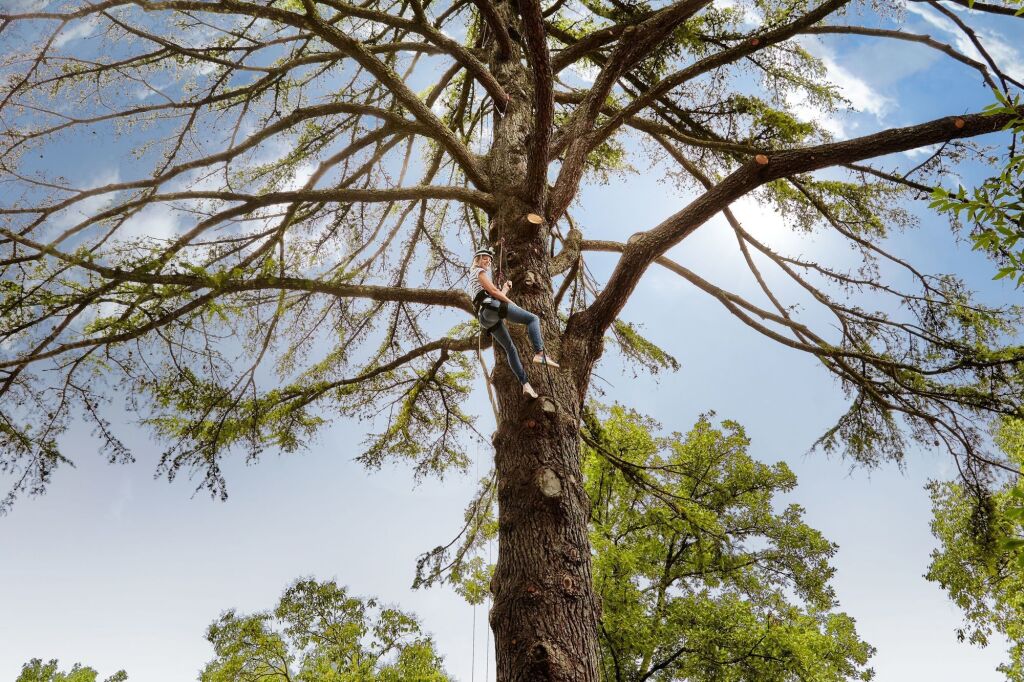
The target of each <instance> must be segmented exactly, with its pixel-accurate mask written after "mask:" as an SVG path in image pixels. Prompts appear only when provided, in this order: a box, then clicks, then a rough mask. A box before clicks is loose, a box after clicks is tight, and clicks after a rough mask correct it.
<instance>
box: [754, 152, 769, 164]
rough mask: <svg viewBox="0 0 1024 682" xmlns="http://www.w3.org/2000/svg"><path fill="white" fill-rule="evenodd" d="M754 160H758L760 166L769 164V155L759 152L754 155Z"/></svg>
mask: <svg viewBox="0 0 1024 682" xmlns="http://www.w3.org/2000/svg"><path fill="white" fill-rule="evenodd" d="M754 161H756V162H757V165H758V166H767V165H768V157H767V156H766V155H765V154H758V155H757V156H755V157H754Z"/></svg>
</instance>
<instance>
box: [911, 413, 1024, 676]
mask: <svg viewBox="0 0 1024 682" xmlns="http://www.w3.org/2000/svg"><path fill="white" fill-rule="evenodd" d="M996 440H997V442H998V443H999V445H1000V447H1002V448H1003V450H1004V451H1005V452H1006V453H1007V455H1008V456H1009V457H1010V459H1011V460H1012V461H1013V462H1015V463H1017V465H1018V466H1020V465H1022V464H1024V423H1021V422H1020V421H1018V420H1006V421H1004V422H1002V423H1001V424H1000V425H999V426H998V429H997V438H996ZM929 490H930V492H931V497H932V508H933V512H934V517H935V518H934V520H933V521H932V534H933V535H934V536H935V538H936V539H937V540H938V541H939V547H938V549H936V550H934V551H933V552H932V562H931V565H930V566H929V567H928V573H927V574H926V577H927V578H928V580H931V581H933V582H936V583H938V584H939V585H940V586H941V587H942V589H943V590H945V591H946V592H947V593H948V594H949V596H950V599H952V600H953V603H955V604H956V605H957V606H958V607H960V609H961V610H962V611H963V614H964V618H965V621H966V622H965V627H964V628H962V629H960V630H958V631H957V636H958V637H959V638H960V640H961V641H964V640H968V641H970V642H971V643H972V644H978V645H980V646H987V645H988V644H989V638H990V637H991V636H992V633H993V632H997V633H999V634H1001V635H1003V636H1004V637H1006V639H1007V640H1009V643H1010V650H1009V652H1008V653H1009V656H1008V659H1009V660H1007V661H1006V662H1005V663H1004V664H1003V665H1001V666H1000V667H999V670H1000V671H1001V672H1002V673H1003V674H1005V675H1006V679H1007V680H1010V681H1011V682H1021V680H1024V602H1022V601H1021V595H1022V594H1024V484H1022V483H1021V481H1020V480H1017V481H1009V482H1007V483H1005V484H1004V485H1002V486H1001V487H1000V488H999V489H997V490H995V491H993V492H992V493H991V494H990V495H987V496H985V497H984V498H983V500H982V503H981V504H979V502H978V500H977V498H976V497H975V496H974V495H972V494H971V491H970V490H967V489H965V487H964V486H963V485H962V484H960V483H957V482H939V481H935V482H932V483H931V484H930V485H929Z"/></svg>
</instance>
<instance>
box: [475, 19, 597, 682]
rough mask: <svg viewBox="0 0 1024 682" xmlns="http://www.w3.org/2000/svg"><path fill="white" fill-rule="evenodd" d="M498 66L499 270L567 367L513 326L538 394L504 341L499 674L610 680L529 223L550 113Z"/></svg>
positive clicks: (573, 421)
mask: <svg viewBox="0 0 1024 682" xmlns="http://www.w3.org/2000/svg"><path fill="white" fill-rule="evenodd" d="M496 10H497V11H498V12H499V13H501V14H502V15H503V16H505V17H506V19H507V20H508V21H509V25H515V23H513V22H515V21H516V17H515V14H514V13H513V10H512V7H511V5H509V4H508V3H504V2H503V3H499V4H497V5H496ZM491 68H492V70H493V72H494V73H495V74H496V77H497V79H498V81H499V82H500V83H501V85H502V87H503V88H504V89H505V91H506V92H508V93H510V100H509V103H508V107H507V109H506V111H505V112H504V115H502V116H499V117H496V119H495V124H494V140H493V143H492V146H491V149H490V151H489V153H488V155H487V159H486V163H485V166H486V168H487V173H488V176H489V177H490V178H491V183H492V187H493V191H494V195H495V199H496V208H495V210H494V213H493V214H492V216H491V229H490V235H489V237H490V239H491V243H492V244H493V245H495V247H496V251H497V256H498V262H497V263H496V266H497V267H496V272H497V271H499V270H500V271H501V272H502V274H504V276H505V277H506V278H508V279H511V280H512V282H513V288H512V290H511V292H510V293H509V295H510V297H511V298H512V300H514V301H515V302H516V303H517V304H518V305H520V306H521V307H523V308H525V309H527V310H530V311H532V312H534V313H536V314H538V315H540V316H541V329H542V334H543V337H544V341H545V349H546V351H547V352H548V353H549V355H550V356H551V357H552V358H554V359H557V360H558V361H559V362H560V363H561V364H562V365H563V369H554V368H545V367H543V366H540V365H535V364H532V363H531V362H530V359H531V357H532V356H533V354H534V353H533V348H532V347H531V346H530V343H529V340H528V338H527V335H526V331H525V328H524V327H523V326H522V325H517V324H510V325H509V328H510V332H511V335H512V338H513V341H514V342H515V344H516V346H517V347H518V348H519V349H520V356H521V358H522V360H523V364H524V366H525V367H526V370H527V374H528V376H529V378H530V383H531V384H532V385H533V386H534V388H535V389H536V390H537V391H538V393H540V394H541V398H540V399H538V400H533V401H530V400H527V399H526V398H525V397H524V396H523V393H522V388H521V387H520V385H519V382H518V381H517V380H516V378H515V376H514V375H513V374H512V372H511V370H510V369H509V368H508V365H507V362H506V358H505V357H504V356H503V354H502V351H501V349H500V348H498V347H495V372H494V384H495V388H496V393H497V396H498V405H499V416H498V429H497V431H496V433H495V435H494V448H495V470H496V474H497V485H498V524H499V532H498V562H497V566H496V568H495V574H494V578H493V580H492V582H491V592H492V593H493V596H494V606H493V608H492V610H491V613H490V624H491V629H492V630H493V632H494V642H495V650H496V656H495V659H496V664H497V680H498V682H527V681H529V682H541V681H553V682H570V681H571V682H598V680H599V679H600V649H599V643H598V634H597V633H598V630H597V628H598V620H599V606H598V603H597V599H596V596H595V594H594V590H593V585H592V580H591V566H590V543H589V537H588V522H589V515H590V503H589V499H588V497H587V495H586V492H585V490H584V488H583V475H582V471H581V468H580V446H579V420H580V415H581V401H582V396H581V392H580V391H579V390H578V388H577V387H576V385H575V383H574V382H573V381H572V379H571V377H572V373H571V372H569V371H568V370H567V369H565V367H568V366H571V365H572V362H573V359H572V358H571V357H567V356H565V355H563V354H562V352H563V349H562V348H561V340H560V337H561V332H560V325H559V321H558V316H557V314H556V307H555V305H554V291H553V288H552V285H551V277H550V276H549V274H548V272H549V270H548V260H549V257H548V248H547V247H548V244H547V240H548V238H549V237H548V230H547V227H546V226H543V225H542V226H539V227H538V226H537V225H535V224H532V223H531V222H529V221H528V220H526V215H527V214H528V213H532V212H536V211H537V209H538V207H542V206H544V199H545V196H544V194H545V191H546V189H545V185H546V183H545V182H541V183H537V182H536V178H532V177H531V175H532V174H531V172H530V169H531V166H532V165H533V166H535V165H536V160H533V161H534V163H533V164H531V154H536V153H537V147H538V146H540V147H543V145H542V144H541V145H538V135H537V132H536V125H537V121H538V120H541V121H543V117H542V116H541V117H538V116H536V110H535V103H534V95H533V93H534V84H533V79H532V77H531V74H530V72H529V70H528V68H527V66H526V65H524V64H523V63H522V62H520V61H519V59H518V58H516V57H513V58H512V59H508V60H504V59H500V58H499V57H498V55H497V54H494V56H493V57H492V60H491ZM548 125H550V123H548ZM543 165H544V166H545V167H546V162H545V163H544V164H543ZM499 285H500V282H499Z"/></svg>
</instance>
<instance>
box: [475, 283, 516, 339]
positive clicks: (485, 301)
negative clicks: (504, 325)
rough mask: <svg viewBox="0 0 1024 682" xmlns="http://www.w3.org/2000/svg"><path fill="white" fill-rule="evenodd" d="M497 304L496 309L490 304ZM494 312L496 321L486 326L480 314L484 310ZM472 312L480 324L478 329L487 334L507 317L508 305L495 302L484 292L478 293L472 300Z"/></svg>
mask: <svg viewBox="0 0 1024 682" xmlns="http://www.w3.org/2000/svg"><path fill="white" fill-rule="evenodd" d="M494 303H497V304H498V307H497V308H495V307H494V306H493V305H492V304H494ZM485 308H486V309H487V310H494V311H496V312H497V313H498V321H497V322H494V323H493V324H487V323H486V322H484V318H483V317H482V316H481V313H482V312H483V310H484V309H485ZM473 311H474V313H475V314H476V319H477V320H478V321H479V322H480V328H481V329H483V330H484V331H485V332H487V333H488V334H490V333H491V330H492V329H494V328H495V327H497V326H498V325H499V324H501V321H502V320H504V319H505V318H507V317H508V303H507V302H506V301H496V300H494V299H493V298H491V296H490V295H489V294H488V293H487V292H486V291H480V292H479V293H478V294H477V295H476V298H474V299H473Z"/></svg>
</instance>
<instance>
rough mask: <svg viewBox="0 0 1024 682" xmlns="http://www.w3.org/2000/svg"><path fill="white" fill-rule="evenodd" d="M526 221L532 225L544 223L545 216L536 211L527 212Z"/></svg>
mask: <svg viewBox="0 0 1024 682" xmlns="http://www.w3.org/2000/svg"><path fill="white" fill-rule="evenodd" d="M526 222H528V223H530V224H531V225H543V224H544V218H543V216H540V215H538V214H536V213H527V214H526Z"/></svg>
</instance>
